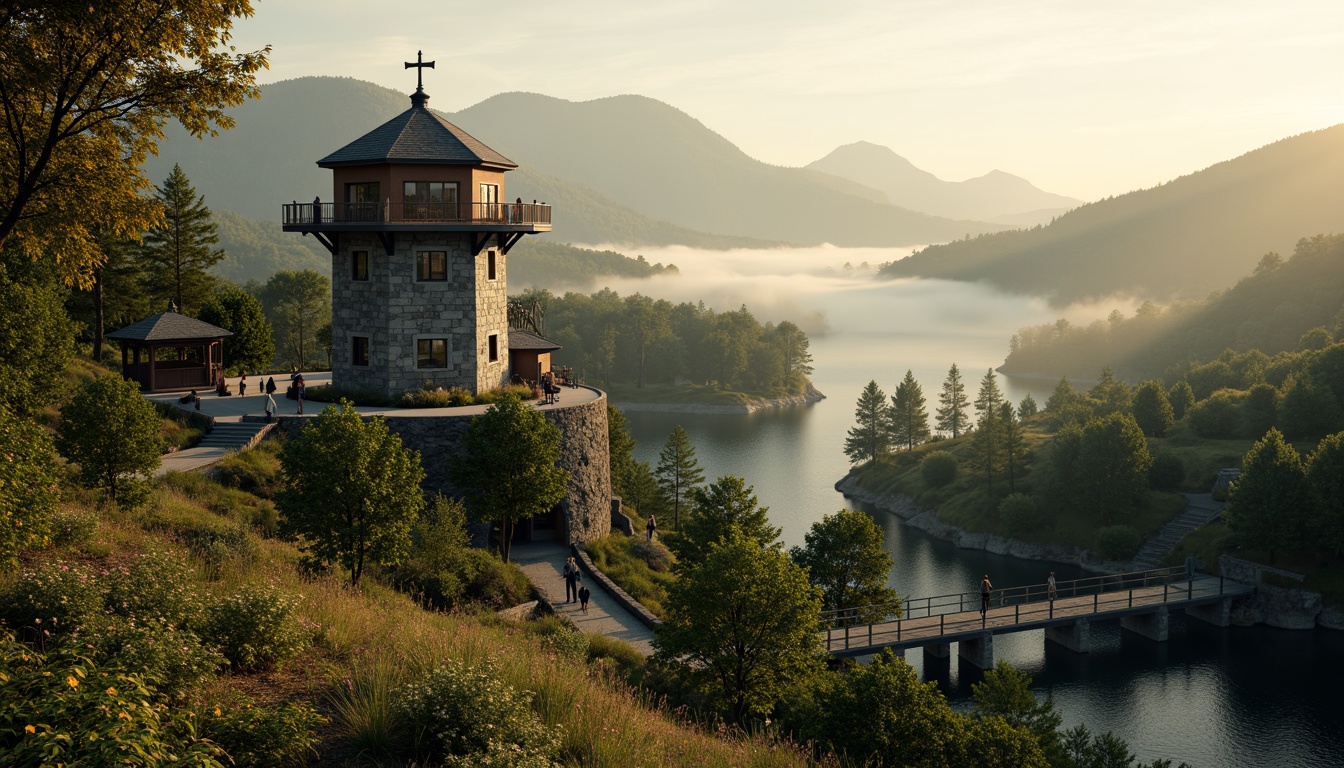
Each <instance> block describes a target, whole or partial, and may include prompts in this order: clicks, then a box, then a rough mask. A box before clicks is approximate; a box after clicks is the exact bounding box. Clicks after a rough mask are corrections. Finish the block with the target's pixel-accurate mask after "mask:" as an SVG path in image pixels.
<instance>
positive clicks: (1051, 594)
mask: <svg viewBox="0 0 1344 768" xmlns="http://www.w3.org/2000/svg"><path fill="white" fill-rule="evenodd" d="M1045 596H1046V597H1048V598H1050V602H1052V603H1053V602H1055V572H1054V571H1051V572H1050V576H1049V578H1047V579H1046V580H1045Z"/></svg>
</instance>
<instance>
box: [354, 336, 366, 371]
mask: <svg viewBox="0 0 1344 768" xmlns="http://www.w3.org/2000/svg"><path fill="white" fill-rule="evenodd" d="M350 364H351V365H368V364H369V337H368V336H351V337H350Z"/></svg>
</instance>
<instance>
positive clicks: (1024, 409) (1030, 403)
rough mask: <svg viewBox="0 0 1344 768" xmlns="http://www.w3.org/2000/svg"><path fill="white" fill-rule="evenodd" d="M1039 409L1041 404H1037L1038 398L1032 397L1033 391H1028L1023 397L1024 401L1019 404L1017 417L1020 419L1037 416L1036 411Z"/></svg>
mask: <svg viewBox="0 0 1344 768" xmlns="http://www.w3.org/2000/svg"><path fill="white" fill-rule="evenodd" d="M1039 410H1040V406H1038V405H1036V398H1034V397H1032V396H1031V393H1030V392H1028V393H1027V394H1026V395H1025V396H1024V397H1023V398H1022V402H1020V403H1018V404H1017V418H1019V419H1027V418H1031V417H1032V416H1035V415H1036V412H1037V411H1039Z"/></svg>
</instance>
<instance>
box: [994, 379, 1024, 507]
mask: <svg viewBox="0 0 1344 768" xmlns="http://www.w3.org/2000/svg"><path fill="white" fill-rule="evenodd" d="M999 427H1000V429H1001V430H1002V433H1003V463H1004V468H1005V470H1006V471H1007V472H1008V492H1009V493H1012V492H1013V491H1015V490H1017V476H1018V475H1019V474H1020V473H1021V470H1022V469H1024V468H1025V466H1026V463H1027V455H1028V454H1027V446H1026V443H1025V441H1024V440H1023V438H1022V421H1021V420H1020V419H1019V418H1018V417H1017V412H1016V411H1014V410H1013V404H1012V403H1010V402H1008V401H1006V400H1005V401H1004V402H1002V403H1000V404H999Z"/></svg>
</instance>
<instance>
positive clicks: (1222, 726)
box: [618, 251, 1344, 768]
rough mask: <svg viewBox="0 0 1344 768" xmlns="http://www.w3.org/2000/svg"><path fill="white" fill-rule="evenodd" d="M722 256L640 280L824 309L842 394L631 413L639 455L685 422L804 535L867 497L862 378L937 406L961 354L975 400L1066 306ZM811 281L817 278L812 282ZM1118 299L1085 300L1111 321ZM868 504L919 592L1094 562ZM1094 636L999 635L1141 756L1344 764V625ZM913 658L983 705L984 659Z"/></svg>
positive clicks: (1177, 625) (1057, 695)
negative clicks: (711, 412)
mask: <svg viewBox="0 0 1344 768" xmlns="http://www.w3.org/2000/svg"><path fill="white" fill-rule="evenodd" d="M810 255H814V256H815V257H816V259H817V261H818V263H824V261H825V260H826V259H830V260H831V261H832V262H834V264H835V265H836V266H839V264H842V263H843V262H844V261H852V262H853V263H854V264H858V263H859V262H860V261H861V260H863V259H864V258H866V256H865V255H861V254H860V255H853V256H850V255H849V254H848V253H847V252H844V251H821V252H817V253H815V254H810ZM661 256H662V257H661V258H659V259H658V260H663V261H667V260H672V261H676V262H677V263H678V264H679V266H681V267H682V272H683V275H688V274H695V267H696V266H697V265H696V263H695V262H694V259H693V256H694V254H688V253H685V252H683V253H677V254H670V255H661ZM653 258H654V257H653V256H650V260H653ZM888 258H890V257H888ZM729 261H730V266H731V260H729ZM784 261H785V262H786V263H789V262H788V260H784ZM688 262H689V263H690V266H689V267H688ZM723 262H724V259H723V257H722V255H719V254H716V255H715V256H714V262H713V263H714V264H715V265H717V267H711V266H710V265H709V261H708V260H707V261H706V262H704V265H703V266H704V269H705V271H707V272H709V271H712V269H714V268H717V269H719V270H720V271H719V272H718V273H716V274H717V277H718V278H719V279H718V280H717V282H706V283H704V284H696V283H694V282H692V283H689V284H688V283H687V282H684V281H683V282H680V283H679V282H675V281H668V282H666V283H664V284H661V285H660V284H657V283H655V284H652V285H650V284H647V283H645V284H641V285H640V286H639V290H642V291H643V292H645V293H648V294H652V295H654V296H657V297H666V298H669V299H673V300H682V299H684V298H689V297H691V296H694V295H697V294H698V295H701V296H716V297H718V303H717V304H716V305H715V306H718V307H721V308H728V309H734V308H736V307H737V306H738V304H740V303H741V302H742V301H746V302H747V303H748V305H749V306H750V307H751V308H752V309H753V310H755V311H757V312H758V315H759V316H761V317H763V318H765V319H778V318H806V319H808V321H809V322H810V323H811V324H812V325H813V327H812V328H811V331H812V332H813V337H812V338H813V342H812V353H813V357H814V364H815V366H816V374H815V375H814V377H813V379H814V381H815V383H816V384H817V387H818V388H819V389H820V390H821V391H822V392H824V393H826V395H827V396H828V399H827V400H825V401H823V402H821V403H818V404H816V405H813V406H811V407H807V408H795V409H786V410H783V411H778V412H763V413H756V414H752V415H749V416H748V415H744V416H705V415H696V414H655V413H628V414H627V416H628V418H629V420H630V423H631V428H632V431H633V433H634V436H635V438H636V440H637V441H638V448H637V450H636V458H638V459H640V460H647V461H649V462H650V463H653V464H656V463H657V454H658V450H659V448H660V447H661V446H662V444H663V442H664V441H665V440H666V439H667V436H668V434H669V433H670V432H671V431H672V428H673V427H674V426H676V425H677V424H680V425H682V426H683V427H685V428H686V430H687V431H688V432H689V433H690V436H691V439H692V441H693V442H694V444H695V447H696V453H697V457H698V458H699V460H700V463H701V465H702V466H703V467H704V468H705V470H706V472H705V474H706V476H707V477H710V478H713V477H717V476H719V475H722V474H736V475H741V476H743V477H745V478H746V479H747V481H748V482H749V483H750V484H752V485H753V486H755V489H756V493H757V495H758V497H759V498H760V501H761V503H762V504H764V505H766V506H768V507H769V508H770V517H771V520H772V521H773V522H774V523H775V524H776V525H778V526H780V527H781V528H782V529H783V539H784V541H785V542H786V543H787V544H788V545H790V546H792V545H795V544H802V543H803V534H804V533H805V532H806V531H807V530H808V528H809V526H811V525H812V523H814V522H816V521H817V520H820V519H821V517H822V516H823V515H825V514H827V513H830V512H834V511H835V510H837V509H841V508H847V507H853V506H855V505H854V504H851V503H850V502H848V501H847V500H846V499H845V498H844V497H843V496H841V495H840V494H839V493H838V492H836V491H835V490H834V487H833V486H834V484H835V482H836V481H837V480H839V479H840V478H841V477H843V476H844V475H845V473H846V471H847V470H848V462H847V460H846V458H845V455H844V453H843V451H842V445H843V441H844V437H845V433H846V431H847V430H848V429H849V428H850V427H851V426H852V425H853V416H854V404H855V401H856V400H857V398H858V395H859V391H860V390H861V389H862V388H863V386H864V385H866V384H867V383H868V381H869V380H870V379H876V380H877V381H878V383H879V384H880V385H881V386H882V388H883V390H884V391H885V392H886V393H887V394H888V395H890V394H891V393H892V392H893V390H894V389H895V385H896V382H897V381H899V379H900V378H901V377H902V376H903V375H904V374H905V371H906V369H907V368H908V369H911V370H912V371H913V372H914V375H915V378H916V379H917V380H919V382H920V383H921V384H922V385H923V389H924V394H925V397H926V398H928V400H929V402H930V411H932V410H933V405H934V403H935V402H936V399H937V393H938V391H939V389H940V387H941V384H942V381H943V379H944V377H945V376H946V373H947V368H948V366H949V365H951V364H952V363H953V362H955V363H957V364H958V366H959V367H960V369H961V370H962V375H963V378H964V379H965V380H966V382H967V387H968V389H970V390H971V392H972V396H973V394H974V391H975V389H976V388H977V387H978V383H979V380H980V378H981V377H982V376H984V374H985V371H986V369H988V368H990V367H993V366H995V365H998V364H999V363H1000V362H1002V360H1003V357H1004V354H1005V352H1006V346H1007V343H1006V340H1007V338H1008V337H1009V336H1010V335H1011V334H1012V332H1013V331H1015V330H1016V329H1017V328H1019V327H1022V326H1024V325H1029V324H1036V323H1042V322H1048V321H1051V320H1053V318H1054V317H1055V316H1057V312H1055V311H1053V310H1049V309H1048V308H1046V307H1044V306H1042V305H1041V304H1040V303H1039V302H1036V301H1031V300H1027V299H1024V298H1022V297H1009V296H1003V295H1001V294H997V293H994V292H992V291H989V290H987V289H984V288H981V287H978V286H973V285H966V284H956V283H941V282H904V283H894V284H884V285H880V286H873V285H872V284H871V283H869V282H868V281H866V280H846V279H844V273H843V272H840V271H839V270H837V276H836V277H834V278H832V277H830V276H828V275H825V274H820V275H819V274H817V273H815V272H810V273H808V272H805V270H804V272H805V273H804V274H801V275H792V276H789V275H778V274H766V273H765V272H766V270H757V271H755V272H753V271H751V270H748V269H737V270H735V271H734V270H733V269H731V268H730V269H724V268H723V266H722V264H723ZM775 271H779V270H778V269H777V270H775ZM781 277H792V278H793V279H792V280H787V281H786V280H782V279H780V278H781ZM804 278H806V285H807V286H808V287H807V288H805V289H798V288H797V287H796V286H797V285H798V284H799V283H800V281H802V280H803V279H804ZM618 290H621V291H622V293H624V292H626V291H627V290H629V288H626V289H624V290H622V289H621V288H620V287H618ZM761 306H765V307H767V309H765V310H759V309H758V307H761ZM772 307H773V308H775V309H776V310H777V311H776V312H775V313H773V314H772V313H771V311H770V308H772ZM1109 310H1110V307H1109V306H1107V307H1095V308H1085V309H1084V310H1083V311H1084V312H1090V313H1091V315H1092V316H1094V317H1095V316H1104V313H1105V312H1108V311H1109ZM1077 316H1078V315H1077V314H1075V315H1074V317H1077ZM820 327H825V328H827V329H828V330H827V332H826V333H825V334H824V335H818V334H817V333H816V329H817V328H820ZM1000 386H1001V388H1003V389H1004V390H1005V391H1006V393H1007V394H1008V395H1009V396H1010V397H1012V398H1013V400H1014V401H1017V400H1019V399H1020V398H1021V397H1022V396H1023V395H1024V394H1026V393H1027V392H1032V393H1033V394H1034V396H1035V397H1036V399H1037V400H1038V401H1039V402H1041V403H1044V400H1045V396H1046V395H1048V393H1049V390H1050V389H1051V387H1052V386H1053V382H1048V381H1020V380H1019V381H1012V380H1005V379H1002V378H1001V379H1000ZM865 511H867V512H868V513H869V514H871V515H872V516H873V519H874V520H875V521H877V523H878V524H879V525H880V526H881V527H882V529H883V531H884V532H885V535H886V544H887V548H888V550H889V551H890V552H891V554H892V556H893V558H894V559H895V567H894V568H893V569H892V572H891V579H890V582H891V585H892V586H893V587H895V588H896V589H897V590H898V591H899V592H900V593H901V594H902V595H913V596H926V595H936V594H944V593H949V592H956V591H961V590H970V589H972V588H973V587H974V585H975V583H976V582H977V580H978V578H979V575H980V574H981V573H989V574H990V575H991V577H992V578H993V580H994V583H995V585H996V586H1001V587H1002V586H1011V585H1014V584H1026V583H1039V582H1041V581H1043V580H1044V576H1045V572H1046V571H1048V570H1051V569H1052V568H1053V570H1055V571H1057V572H1058V574H1059V576H1060V578H1062V579H1068V578H1074V577H1076V576H1078V575H1080V574H1079V572H1078V571H1077V570H1076V569H1073V568H1070V567H1068V566H1050V565H1047V564H1042V563H1035V562H1028V561H1023V560H1017V559H1015V558H1010V557H1004V556H999V555H991V554H987V553H984V552H974V551H969V550H959V549H957V548H955V547H953V546H952V545H950V544H948V543H946V542H943V541H939V540H936V539H933V538H932V537H929V536H927V535H926V534H924V533H922V532H920V531H916V530H913V529H909V528H905V527H903V526H902V525H901V524H900V521H899V520H898V519H897V518H895V517H894V516H892V515H889V514H887V513H885V512H882V511H880V510H871V509H870V510H865ZM1093 640H1094V650H1093V652H1092V653H1090V654H1086V655H1078V654H1073V653H1071V652H1069V651H1066V650H1064V649H1062V648H1059V647H1057V646H1053V645H1050V646H1047V645H1046V643H1045V641H1044V637H1043V633H1041V632H1028V633H1021V634H1017V635H1008V636H999V637H996V638H995V640H994V645H995V654H996V657H997V658H1002V659H1006V660H1007V661H1009V662H1010V663H1012V664H1014V665H1015V666H1017V667H1018V668H1020V669H1022V670H1024V671H1026V672H1027V673H1028V674H1030V675H1031V676H1032V677H1033V678H1035V686H1034V687H1035V688H1036V689H1037V691H1038V693H1040V694H1042V695H1046V694H1048V695H1050V696H1052V697H1053V698H1054V700H1055V703H1056V706H1057V707H1058V709H1059V711H1060V712H1061V713H1062V714H1063V716H1064V720H1065V724H1066V726H1072V725H1074V724H1077V723H1086V724H1087V725H1088V727H1089V728H1091V729H1092V730H1093V731H1094V732H1098V733H1100V732H1104V731H1107V730H1110V731H1114V732H1115V733H1116V734H1117V735H1118V736H1120V737H1121V738H1124V739H1125V740H1126V741H1128V742H1129V745H1130V749H1131V750H1132V751H1133V752H1135V753H1136V754H1137V756H1138V758H1139V759H1140V760H1150V759H1152V758H1155V757H1169V758H1173V759H1175V760H1176V761H1177V762H1180V761H1182V760H1184V761H1187V762H1189V763H1191V764H1192V765H1195V766H1200V767H1201V768H1219V767H1221V766H1307V767H1310V768H1327V767H1331V768H1337V767H1338V766H1344V704H1341V699H1340V695H1339V680H1341V679H1344V675H1341V672H1342V671H1344V633H1339V632H1327V631H1316V632H1288V631H1282V630H1272V629H1267V628H1263V627H1257V628H1250V629H1239V628H1232V629H1216V628H1212V627H1208V626H1206V625H1202V624H1200V623H1198V622H1194V621H1191V622H1186V621H1185V620H1184V618H1183V617H1176V616H1174V617H1173V620H1172V628H1171V639H1170V640H1169V641H1168V642H1167V643H1153V642H1149V641H1146V640H1143V639H1141V638H1138V637H1135V636H1133V635H1130V634H1128V633H1121V631H1120V629H1119V627H1118V625H1113V624H1102V625H1100V626H1099V627H1097V628H1094V630H1093ZM907 658H908V659H909V661H910V662H911V663H912V664H914V665H915V666H916V667H917V668H919V669H920V670H921V672H922V674H923V675H924V676H925V678H926V679H930V680H936V681H938V683H939V684H940V685H941V686H942V688H943V690H944V691H945V692H946V693H947V694H948V696H949V698H950V699H951V700H952V701H953V703H954V705H956V706H959V707H963V706H966V705H967V704H968V702H969V700H970V686H971V684H972V683H974V682H977V681H978V680H979V679H980V673H979V671H978V670H975V669H974V668H971V667H968V666H965V665H962V664H961V663H959V662H958V661H957V660H956V659H955V658H954V659H953V660H952V661H951V662H950V663H939V664H936V665H935V664H930V665H929V666H928V667H927V668H925V666H924V663H923V654H922V653H921V652H919V651H918V650H916V651H911V652H908V653H907ZM1327 681H1328V682H1327Z"/></svg>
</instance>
